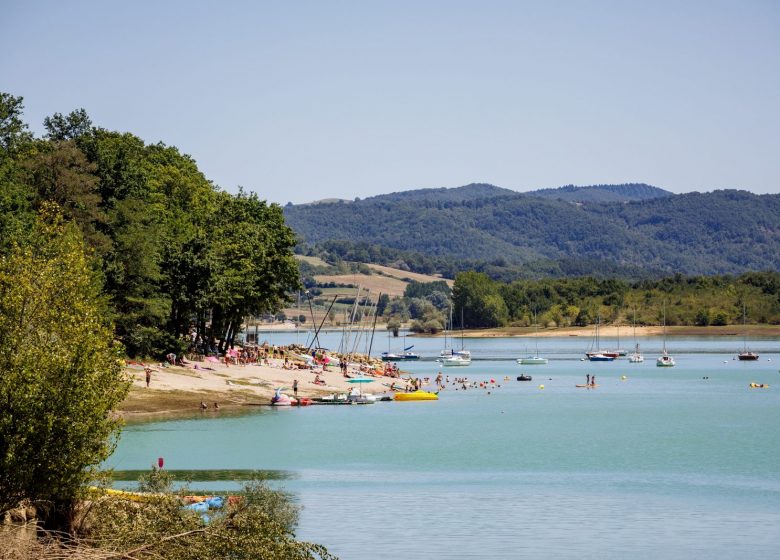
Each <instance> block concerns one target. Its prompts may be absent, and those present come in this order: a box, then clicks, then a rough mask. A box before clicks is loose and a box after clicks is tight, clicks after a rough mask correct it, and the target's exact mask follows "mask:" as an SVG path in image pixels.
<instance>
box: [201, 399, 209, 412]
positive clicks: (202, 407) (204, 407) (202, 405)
mask: <svg viewBox="0 0 780 560" xmlns="http://www.w3.org/2000/svg"><path fill="white" fill-rule="evenodd" d="M207 408H208V406H206V403H204V402H203V401H200V409H201V410H206V409H207Z"/></svg>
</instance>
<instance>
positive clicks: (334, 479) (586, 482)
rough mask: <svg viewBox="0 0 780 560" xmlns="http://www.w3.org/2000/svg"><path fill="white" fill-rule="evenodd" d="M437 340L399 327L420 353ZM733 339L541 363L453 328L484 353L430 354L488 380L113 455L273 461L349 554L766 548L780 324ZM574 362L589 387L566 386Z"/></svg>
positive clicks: (139, 460)
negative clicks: (452, 358)
mask: <svg viewBox="0 0 780 560" xmlns="http://www.w3.org/2000/svg"><path fill="white" fill-rule="evenodd" d="M274 336H276V338H277V340H273V339H272V342H274V343H276V344H284V343H285V342H289V340H283V339H282V337H281V336H279V335H274ZM288 336H289V335H288ZM292 336H293V341H294V334H293V335H292ZM331 336H333V337H334V341H335V344H333V342H334V341H326V342H325V344H326V345H327V344H332V345H333V346H337V344H338V342H337V339H335V335H331ZM384 342H385V348H384V349H386V346H387V341H386V340H385V341H384ZM393 342H396V341H393ZM441 342H442V341H441V340H423V341H416V340H415V341H413V340H412V339H408V341H407V345H410V344H413V343H414V344H416V347H415V350H420V351H421V352H423V353H425V352H427V353H428V354H429V355H433V354H434V353H438V349H439V348H440V347H441ZM625 342H626V343H624V344H623V346H629V345H630V342H632V341H629V340H626V341H625ZM741 342H742V341H741V340H734V339H725V340H724V339H723V338H717V339H706V338H686V339H680V338H674V339H671V338H670V339H669V341H668V346H669V347H670V350H671V351H672V353H673V355H674V356H675V357H676V359H677V363H678V366H677V367H676V368H672V369H661V368H656V367H655V361H654V355H653V354H651V352H650V349H652V348H660V346H661V341H660V340H653V339H642V340H641V344H642V346H643V348H646V349H647V350H648V351H647V352H646V359H647V360H648V361H647V362H646V363H645V364H639V365H637V364H629V363H627V362H626V361H625V360H624V361H618V362H613V363H603V364H594V363H589V362H580V361H579V356H580V355H581V352H582V351H584V349H585V347H586V346H587V343H588V341H586V340H585V339H584V338H577V339H571V338H566V339H540V353H543V354H544V355H548V356H550V357H552V358H554V359H553V360H552V361H551V362H550V364H549V365H547V366H519V365H517V364H514V363H512V362H510V361H506V360H501V358H504V357H509V356H517V355H519V354H521V353H523V350H524V346H525V345H526V343H525V342H524V341H519V340H517V339H491V340H471V341H468V340H467V346H468V347H469V348H470V349H471V350H472V352H473V353H474V355H475V358H480V357H482V358H486V359H484V360H478V361H475V363H474V364H473V365H472V366H471V367H469V368H449V369H444V370H443V371H444V373H445V374H450V376H454V375H467V376H469V378H470V379H474V380H478V379H490V378H494V379H495V380H496V381H497V382H498V383H499V384H500V385H501V387H500V388H499V387H496V388H495V389H494V390H492V391H491V394H487V391H484V390H481V389H470V390H468V391H462V390H458V391H456V390H455V388H454V387H453V386H449V387H448V388H447V389H446V390H445V391H444V392H442V394H441V398H440V400H439V401H438V402H428V403H378V404H376V405H373V406H361V407H308V408H303V409H293V410H289V409H288V410H276V409H266V410H263V411H257V412H254V413H252V414H246V415H240V416H223V417H210V418H208V419H193V420H177V421H168V422H157V423H146V424H136V425H132V426H129V427H128V428H126V429H125V432H124V434H123V437H122V440H121V442H120V445H119V448H118V449H117V451H116V453H115V455H114V456H113V457H112V459H111V460H110V465H111V466H113V467H115V468H117V469H138V468H145V467H148V466H149V465H150V464H151V463H152V462H153V461H154V460H156V458H157V457H159V456H163V457H165V459H166V466H167V467H169V468H181V469H278V470H282V471H287V472H289V473H291V474H292V478H291V479H289V480H286V481H284V482H283V483H282V484H283V486H284V487H285V488H287V489H288V490H291V491H293V492H294V493H295V494H296V496H297V498H298V500H299V501H300V502H301V503H302V505H303V506H304V508H305V509H304V511H303V513H302V516H301V523H300V527H299V530H298V536H299V537H300V538H303V539H307V540H312V541H316V542H321V543H323V544H325V545H326V546H328V547H329V549H330V550H331V551H332V552H334V553H336V554H338V555H340V556H341V557H342V558H346V559H351V558H485V557H507V558H626V557H631V558H724V559H725V558H775V557H776V556H777V550H778V546H780V373H778V368H780V341H778V340H762V341H753V342H752V343H751V347H753V349H755V350H758V351H760V352H761V353H762V355H761V360H760V362H758V363H740V362H737V361H734V360H732V359H731V358H732V356H733V353H734V351H735V349H737V348H739V347H740V346H741ZM401 344H402V342H400V343H399V344H398V346H399V347H400V345H401ZM532 346H533V342H531V345H530V347H531V348H532ZM768 359H771V361H768ZM724 362H725V363H724ZM407 368H408V369H410V370H413V371H415V372H418V373H419V374H421V375H431V374H432V375H435V372H436V371H437V364H436V363H435V362H430V361H423V362H420V363H416V364H410V365H408V366H407ZM521 372H524V373H530V374H531V375H533V377H534V380H533V382H530V383H528V382H526V383H522V382H517V381H515V377H516V376H517V375H518V374H519V373H521ZM586 373H592V374H595V375H596V376H597V378H598V383H599V385H600V387H599V388H598V389H596V390H588V389H581V388H576V387H575V385H576V384H578V383H582V382H584V379H585V374H586ZM623 375H625V376H627V379H626V380H621V376H623ZM504 376H510V380H509V381H504ZM703 377H708V378H709V379H703ZM751 381H756V382H762V383H769V384H770V385H771V388H769V389H764V390H761V389H754V390H751V389H749V388H748V383H750V382H751ZM540 384H544V386H545V388H544V389H543V390H542V389H539V385H540ZM226 484H228V486H229V483H225V482H213V483H196V486H197V487H199V488H204V487H205V488H209V487H211V488H226Z"/></svg>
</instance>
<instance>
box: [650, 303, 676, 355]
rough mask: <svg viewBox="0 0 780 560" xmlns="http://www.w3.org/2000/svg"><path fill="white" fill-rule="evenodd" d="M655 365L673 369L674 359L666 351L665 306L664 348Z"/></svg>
mask: <svg viewBox="0 0 780 560" xmlns="http://www.w3.org/2000/svg"><path fill="white" fill-rule="evenodd" d="M655 365H656V366H658V367H674V366H675V363H674V358H672V357H671V356H670V355H669V353H668V352H667V351H666V305H664V348H663V353H662V354H661V355H660V356H659V357H658V359H657V360H656V361H655Z"/></svg>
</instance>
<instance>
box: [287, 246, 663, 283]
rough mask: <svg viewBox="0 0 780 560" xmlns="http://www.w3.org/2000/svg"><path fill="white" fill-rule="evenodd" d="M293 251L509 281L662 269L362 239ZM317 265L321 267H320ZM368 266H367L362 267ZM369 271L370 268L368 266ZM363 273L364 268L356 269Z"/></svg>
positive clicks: (342, 262)
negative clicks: (420, 248) (466, 255)
mask: <svg viewBox="0 0 780 560" xmlns="http://www.w3.org/2000/svg"><path fill="white" fill-rule="evenodd" d="M295 251H296V253H298V254H301V255H307V256H312V257H319V258H321V259H322V260H324V261H325V262H327V263H328V264H330V265H332V266H337V267H339V268H340V270H347V269H349V270H351V271H352V272H356V271H358V263H372V264H381V265H385V266H391V267H393V268H397V269H399V270H407V271H411V272H418V273H420V274H440V275H441V276H442V277H444V278H449V279H453V278H455V275H456V274H458V273H459V272H465V271H469V270H474V271H477V272H484V273H485V274H487V275H488V276H489V277H490V278H492V279H494V280H500V281H503V282H511V281H512V280H515V279H517V278H525V279H541V278H548V277H558V278H560V277H566V276H594V277H601V278H629V279H634V280H638V279H643V278H657V277H660V276H663V273H662V271H660V270H655V269H652V268H643V267H639V266H634V265H625V264H619V263H616V262H613V261H603V260H598V259H586V258H581V257H564V258H560V259H557V260H553V259H538V260H534V261H529V262H527V263H525V264H523V265H519V264H513V263H512V262H511V261H510V260H508V259H507V258H506V257H505V256H502V255H498V256H494V257H492V258H490V259H489V260H486V259H484V258H483V259H463V258H458V257H456V256H454V255H436V256H431V255H426V254H424V253H421V252H417V251H402V250H400V249H394V248H392V247H386V246H382V245H377V244H372V243H367V242H363V241H357V242H356V241H345V240H329V241H323V242H321V243H316V244H314V245H309V244H306V243H300V244H299V245H298V246H296V248H295ZM320 268H321V267H320ZM365 268H368V267H365ZM334 270H336V269H334V268H330V269H328V270H320V269H318V267H313V266H311V265H308V264H302V265H301V274H302V276H304V277H306V276H307V275H311V274H334V273H343V274H346V273H347V272H338V271H336V272H334ZM368 270H369V271H370V269H368ZM360 271H361V272H364V269H363V268H361V269H360Z"/></svg>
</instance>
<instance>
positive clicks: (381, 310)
mask: <svg viewBox="0 0 780 560" xmlns="http://www.w3.org/2000/svg"><path fill="white" fill-rule="evenodd" d="M389 303H390V296H389V295H387V294H382V295H380V296H379V301H378V302H377V304H376V314H377V315H378V316H380V317H381V316H382V315H384V314H385V310H386V309H387V305H388V304H389Z"/></svg>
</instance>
